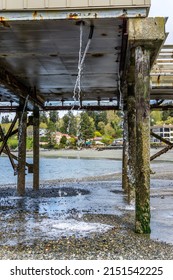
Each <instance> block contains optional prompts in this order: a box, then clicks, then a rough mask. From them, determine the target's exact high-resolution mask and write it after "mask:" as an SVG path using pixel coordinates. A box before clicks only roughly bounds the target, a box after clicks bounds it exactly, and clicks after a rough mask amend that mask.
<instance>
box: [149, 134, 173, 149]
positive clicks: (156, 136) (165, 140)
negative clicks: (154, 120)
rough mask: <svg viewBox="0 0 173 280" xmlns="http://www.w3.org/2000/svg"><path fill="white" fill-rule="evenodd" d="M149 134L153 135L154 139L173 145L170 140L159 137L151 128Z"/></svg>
mask: <svg viewBox="0 0 173 280" xmlns="http://www.w3.org/2000/svg"><path fill="white" fill-rule="evenodd" d="M150 135H151V136H153V137H155V138H156V139H158V140H160V141H162V142H163V143H165V144H167V145H170V146H172V145H173V143H171V142H170V141H168V140H167V139H165V138H163V137H161V136H160V135H158V134H156V133H154V132H153V131H152V130H150Z"/></svg>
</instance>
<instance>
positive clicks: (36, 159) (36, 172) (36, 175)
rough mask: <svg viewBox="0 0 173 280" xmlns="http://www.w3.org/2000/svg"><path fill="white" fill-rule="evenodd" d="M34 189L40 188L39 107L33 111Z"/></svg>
mask: <svg viewBox="0 0 173 280" xmlns="http://www.w3.org/2000/svg"><path fill="white" fill-rule="evenodd" d="M33 114H34V115H33V189H34V190H38V189H39V108H38V107H36V106H35V107H34V111H33Z"/></svg>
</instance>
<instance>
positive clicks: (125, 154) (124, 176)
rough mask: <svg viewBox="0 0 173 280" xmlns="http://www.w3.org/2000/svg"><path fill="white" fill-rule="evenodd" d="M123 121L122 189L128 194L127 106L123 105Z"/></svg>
mask: <svg viewBox="0 0 173 280" xmlns="http://www.w3.org/2000/svg"><path fill="white" fill-rule="evenodd" d="M123 107H124V108H123V112H124V121H123V157H122V188H123V190H124V192H125V194H128V190H129V182H128V160H129V153H128V146H129V144H128V123H127V105H125V104H124V105H123Z"/></svg>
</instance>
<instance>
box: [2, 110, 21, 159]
mask: <svg viewBox="0 0 173 280" xmlns="http://www.w3.org/2000/svg"><path fill="white" fill-rule="evenodd" d="M17 119H18V114H16V115H15V117H14V120H13V121H12V123H11V125H10V127H9V129H8V132H7V134H6V135H5V136H4V137H3V138H4V139H3V142H2V145H1V147H0V155H1V153H2V151H3V149H4V147H5V145H6V144H7V141H8V138H9V135H10V134H11V133H12V130H13V128H14V126H15V124H16V121H17Z"/></svg>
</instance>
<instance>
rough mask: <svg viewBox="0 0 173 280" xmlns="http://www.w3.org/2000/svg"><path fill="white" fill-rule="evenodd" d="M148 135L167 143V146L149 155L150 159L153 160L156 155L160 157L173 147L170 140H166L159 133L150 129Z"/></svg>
mask: <svg viewBox="0 0 173 280" xmlns="http://www.w3.org/2000/svg"><path fill="white" fill-rule="evenodd" d="M150 135H152V136H153V137H155V138H157V139H159V140H160V141H162V142H163V143H165V144H167V145H168V146H167V147H165V148H163V149H162V150H160V151H159V152H157V153H156V154H154V155H152V156H151V157H150V161H152V160H154V159H155V158H157V157H160V156H161V155H163V154H165V153H167V152H168V151H169V150H171V149H172V148H173V143H171V142H170V141H168V140H167V139H165V138H163V137H161V136H160V135H158V134H156V133H154V132H153V131H152V130H151V131H150Z"/></svg>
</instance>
